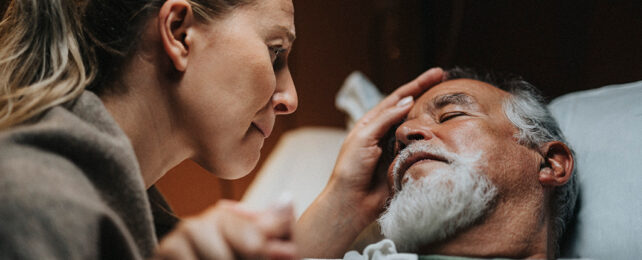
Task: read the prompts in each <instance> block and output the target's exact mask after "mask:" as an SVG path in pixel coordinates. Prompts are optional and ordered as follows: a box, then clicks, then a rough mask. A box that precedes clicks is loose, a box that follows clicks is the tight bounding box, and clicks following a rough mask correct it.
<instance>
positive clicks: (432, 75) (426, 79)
mask: <svg viewBox="0 0 642 260" xmlns="http://www.w3.org/2000/svg"><path fill="white" fill-rule="evenodd" d="M443 76H444V71H443V70H442V69H441V68H432V69H429V70H427V71H426V72H424V73H423V74H421V75H419V77H417V78H415V79H414V80H412V81H410V82H408V83H406V84H405V85H403V86H401V87H399V88H397V89H396V90H395V91H393V92H392V93H391V94H390V95H388V96H387V97H386V98H385V99H384V100H382V101H381V102H380V103H379V105H377V106H376V107H375V108H374V109H372V110H371V111H378V109H385V108H387V107H390V106H393V105H395V104H397V102H399V100H401V99H402V98H405V97H407V96H413V97H417V96H418V95H420V94H421V93H423V92H424V91H426V90H428V89H429V88H431V87H432V86H434V85H436V84H438V83H439V82H441V81H442V79H443Z"/></svg>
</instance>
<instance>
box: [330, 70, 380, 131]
mask: <svg viewBox="0 0 642 260" xmlns="http://www.w3.org/2000/svg"><path fill="white" fill-rule="evenodd" d="M381 99H383V95H381V93H380V92H379V89H377V87H375V85H373V84H372V82H370V80H368V78H366V76H364V75H363V74H361V72H358V71H355V72H352V74H350V76H348V78H347V79H346V80H345V82H344V83H343V86H341V89H339V92H338V93H337V97H336V100H335V106H336V107H337V109H338V110H339V111H343V112H345V113H346V115H347V116H348V119H347V121H348V122H347V128H348V129H352V126H353V125H354V124H355V123H356V122H357V120H359V118H361V117H362V116H363V115H364V114H366V112H368V111H369V110H370V109H371V108H373V107H374V106H376V105H377V104H378V103H379V101H381Z"/></svg>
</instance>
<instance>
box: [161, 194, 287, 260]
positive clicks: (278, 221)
mask: <svg viewBox="0 0 642 260" xmlns="http://www.w3.org/2000/svg"><path fill="white" fill-rule="evenodd" d="M293 223H294V213H293V211H292V207H291V205H290V206H289V207H286V208H280V209H278V210H277V209H276V207H275V208H274V209H270V210H267V211H265V212H253V211H249V210H246V209H245V208H243V207H242V206H241V205H240V204H238V203H234V202H228V201H221V202H219V203H218V205H217V206H215V207H213V208H210V209H209V210H207V211H206V212H205V213H203V214H201V215H199V216H196V217H192V218H189V219H186V220H184V221H182V222H181V224H180V225H179V227H178V228H177V229H176V230H174V231H173V232H172V233H170V234H169V235H168V236H167V237H166V238H165V239H163V241H162V242H161V245H160V246H159V249H158V250H157V254H156V258H158V259H234V258H237V257H241V258H273V256H274V258H279V259H292V258H294V257H295V255H296V250H295V249H296V246H295V244H294V242H293V241H292V240H291V234H292V229H293Z"/></svg>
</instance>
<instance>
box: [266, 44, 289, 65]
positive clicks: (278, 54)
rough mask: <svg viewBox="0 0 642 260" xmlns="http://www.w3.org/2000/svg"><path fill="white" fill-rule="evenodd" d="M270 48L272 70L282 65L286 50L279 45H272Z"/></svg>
mask: <svg viewBox="0 0 642 260" xmlns="http://www.w3.org/2000/svg"><path fill="white" fill-rule="evenodd" d="M269 50H270V60H271V61H272V68H274V70H275V71H276V70H278V69H280V68H282V67H283V65H284V64H285V62H284V60H285V53H286V52H287V49H285V48H283V47H281V46H274V47H269Z"/></svg>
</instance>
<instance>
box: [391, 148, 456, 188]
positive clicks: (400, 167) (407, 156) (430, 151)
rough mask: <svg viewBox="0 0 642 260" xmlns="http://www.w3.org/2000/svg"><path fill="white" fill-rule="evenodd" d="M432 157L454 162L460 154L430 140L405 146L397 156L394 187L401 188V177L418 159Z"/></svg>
mask: <svg viewBox="0 0 642 260" xmlns="http://www.w3.org/2000/svg"><path fill="white" fill-rule="evenodd" d="M423 159H431V160H437V161H443V162H445V163H448V164H452V163H454V162H457V161H458V159H459V158H458V156H457V155H456V154H454V153H451V152H449V151H447V150H446V149H444V148H442V147H439V146H436V145H433V144H431V143H429V142H413V143H411V144H409V145H408V146H406V147H404V148H403V149H402V150H401V151H400V152H399V154H398V155H397V156H396V158H395V163H394V166H393V170H392V177H393V180H394V187H395V190H396V191H399V190H401V178H402V177H403V174H404V173H405V171H406V170H408V168H409V167H410V166H411V165H412V164H414V163H415V162H417V161H420V160H423Z"/></svg>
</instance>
